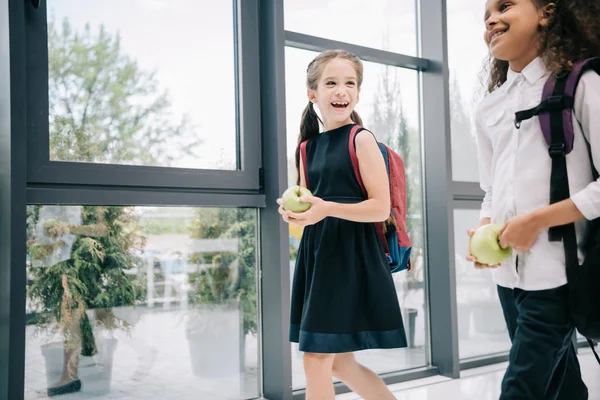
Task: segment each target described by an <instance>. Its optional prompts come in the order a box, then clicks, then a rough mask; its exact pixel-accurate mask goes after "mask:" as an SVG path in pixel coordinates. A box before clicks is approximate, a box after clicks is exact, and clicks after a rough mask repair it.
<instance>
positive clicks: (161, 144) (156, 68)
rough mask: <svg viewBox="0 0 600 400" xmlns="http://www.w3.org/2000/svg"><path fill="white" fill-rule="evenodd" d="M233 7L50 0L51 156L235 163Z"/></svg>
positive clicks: (192, 164) (209, 165) (189, 164)
mask: <svg viewBox="0 0 600 400" xmlns="http://www.w3.org/2000/svg"><path fill="white" fill-rule="evenodd" d="M232 4H233V2H231V1H223V2H216V3H214V2H210V4H208V3H207V2H206V1H200V2H198V1H184V2H180V4H179V7H173V6H172V5H170V3H169V2H166V1H160V0H159V1H149V2H146V1H140V2H136V1H132V2H125V3H123V2H117V1H114V0H109V1H108V2H106V1H104V2H99V3H98V2H87V3H81V2H74V1H72V0H58V1H53V2H50V3H49V5H48V7H49V9H48V54H49V57H48V61H49V65H48V73H49V82H48V86H49V103H50V113H49V119H50V160H53V161H76V162H89V163H108V164H134V165H148V166H170V167H186V168H203V169H226V170H230V169H236V168H238V165H237V146H236V141H237V139H236V137H237V129H238V127H237V118H236V79H232V78H233V77H234V76H235V57H234V55H235V51H234V33H235V30H234V28H235V27H234V12H233V7H232ZM207 7H210V11H211V13H210V18H209V17H208V15H206V14H205V13H204V11H205V10H206V9H207ZM116 10H118V12H115V11H116ZM203 14H204V15H205V17H204V18H202V19H201V20H200V21H198V16H199V15H203ZM185 37H188V38H194V39H193V40H183V39H184V38H185ZM214 38H218V40H214Z"/></svg>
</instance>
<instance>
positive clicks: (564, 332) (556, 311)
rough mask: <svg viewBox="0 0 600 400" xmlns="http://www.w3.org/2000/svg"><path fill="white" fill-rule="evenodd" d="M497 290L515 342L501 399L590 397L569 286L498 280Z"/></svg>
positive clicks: (578, 398) (543, 399)
mask: <svg viewBox="0 0 600 400" xmlns="http://www.w3.org/2000/svg"><path fill="white" fill-rule="evenodd" d="M498 296H499V297H500V303H501V304H502V310H503V312H504V319H505V320H506V326H507V328H508V333H509V335H510V340H511V342H512V347H511V349H510V354H509V361H508V368H507V370H506V373H505V375H504V379H503V380H502V394H501V395H500V400H509V399H510V400H513V399H514V400H516V399H518V400H563V399H564V400H587V398H588V390H587V387H586V386H585V384H584V383H583V380H582V379H581V370H580V368H579V360H578V359H577V354H576V352H575V347H574V346H573V341H572V338H573V334H574V332H575V328H574V326H573V323H572V322H571V318H570V316H569V311H568V306H567V304H568V303H567V296H568V290H567V286H566V285H565V286H562V287H559V288H556V289H549V290H538V291H525V290H521V289H508V288H505V287H501V286H498Z"/></svg>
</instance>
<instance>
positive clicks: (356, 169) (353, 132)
mask: <svg viewBox="0 0 600 400" xmlns="http://www.w3.org/2000/svg"><path fill="white" fill-rule="evenodd" d="M361 128H362V127H361V126H360V125H354V126H353V127H352V130H350V137H349V138H348V150H349V151H350V159H351V160H352V168H353V169H354V175H355V176H356V180H357V181H358V185H359V186H360V188H361V190H362V192H363V193H364V195H365V196H367V190H366V189H365V185H364V184H363V181H362V178H361V177H360V169H359V167H358V157H357V156H356V146H355V145H354V138H355V137H356V134H357V133H358V132H359V131H360V130H361Z"/></svg>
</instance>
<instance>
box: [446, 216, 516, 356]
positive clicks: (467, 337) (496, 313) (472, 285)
mask: <svg viewBox="0 0 600 400" xmlns="http://www.w3.org/2000/svg"><path fill="white" fill-rule="evenodd" d="M478 221H479V210H478V209H471V210H461V209H456V210H454V244H455V253H456V258H455V263H456V299H457V300H456V301H457V309H458V340H459V357H460V359H467V358H472V357H478V356H485V355H490V354H494V353H502V352H507V351H509V350H510V337H509V336H508V330H507V329H506V324H505V322H504V315H503V314H502V307H501V306H500V300H499V299H498V293H497V290H496V284H495V283H494V282H493V280H492V275H491V271H489V270H478V269H475V267H474V266H473V263H471V262H468V261H467V259H466V254H467V250H468V246H469V237H468V235H467V231H468V230H469V229H471V228H474V227H475V226H477V223H478Z"/></svg>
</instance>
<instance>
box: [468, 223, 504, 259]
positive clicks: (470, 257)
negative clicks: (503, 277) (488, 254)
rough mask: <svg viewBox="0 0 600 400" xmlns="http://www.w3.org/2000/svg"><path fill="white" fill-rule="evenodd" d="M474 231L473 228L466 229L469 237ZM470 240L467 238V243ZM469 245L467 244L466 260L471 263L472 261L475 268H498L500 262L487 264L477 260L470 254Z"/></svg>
mask: <svg viewBox="0 0 600 400" xmlns="http://www.w3.org/2000/svg"><path fill="white" fill-rule="evenodd" d="M474 233H475V229H469V230H468V231H467V234H468V235H469V238H471V237H472V236H473V234H474ZM470 242H471V240H470V239H469V243H470ZM470 247H471V246H469V248H468V249H467V261H470V262H472V263H474V265H475V268H477V269H486V268H492V269H493V268H498V267H499V266H500V264H495V265H488V264H481V263H479V262H478V261H477V259H476V258H475V257H473V255H472V254H471V248H470Z"/></svg>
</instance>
